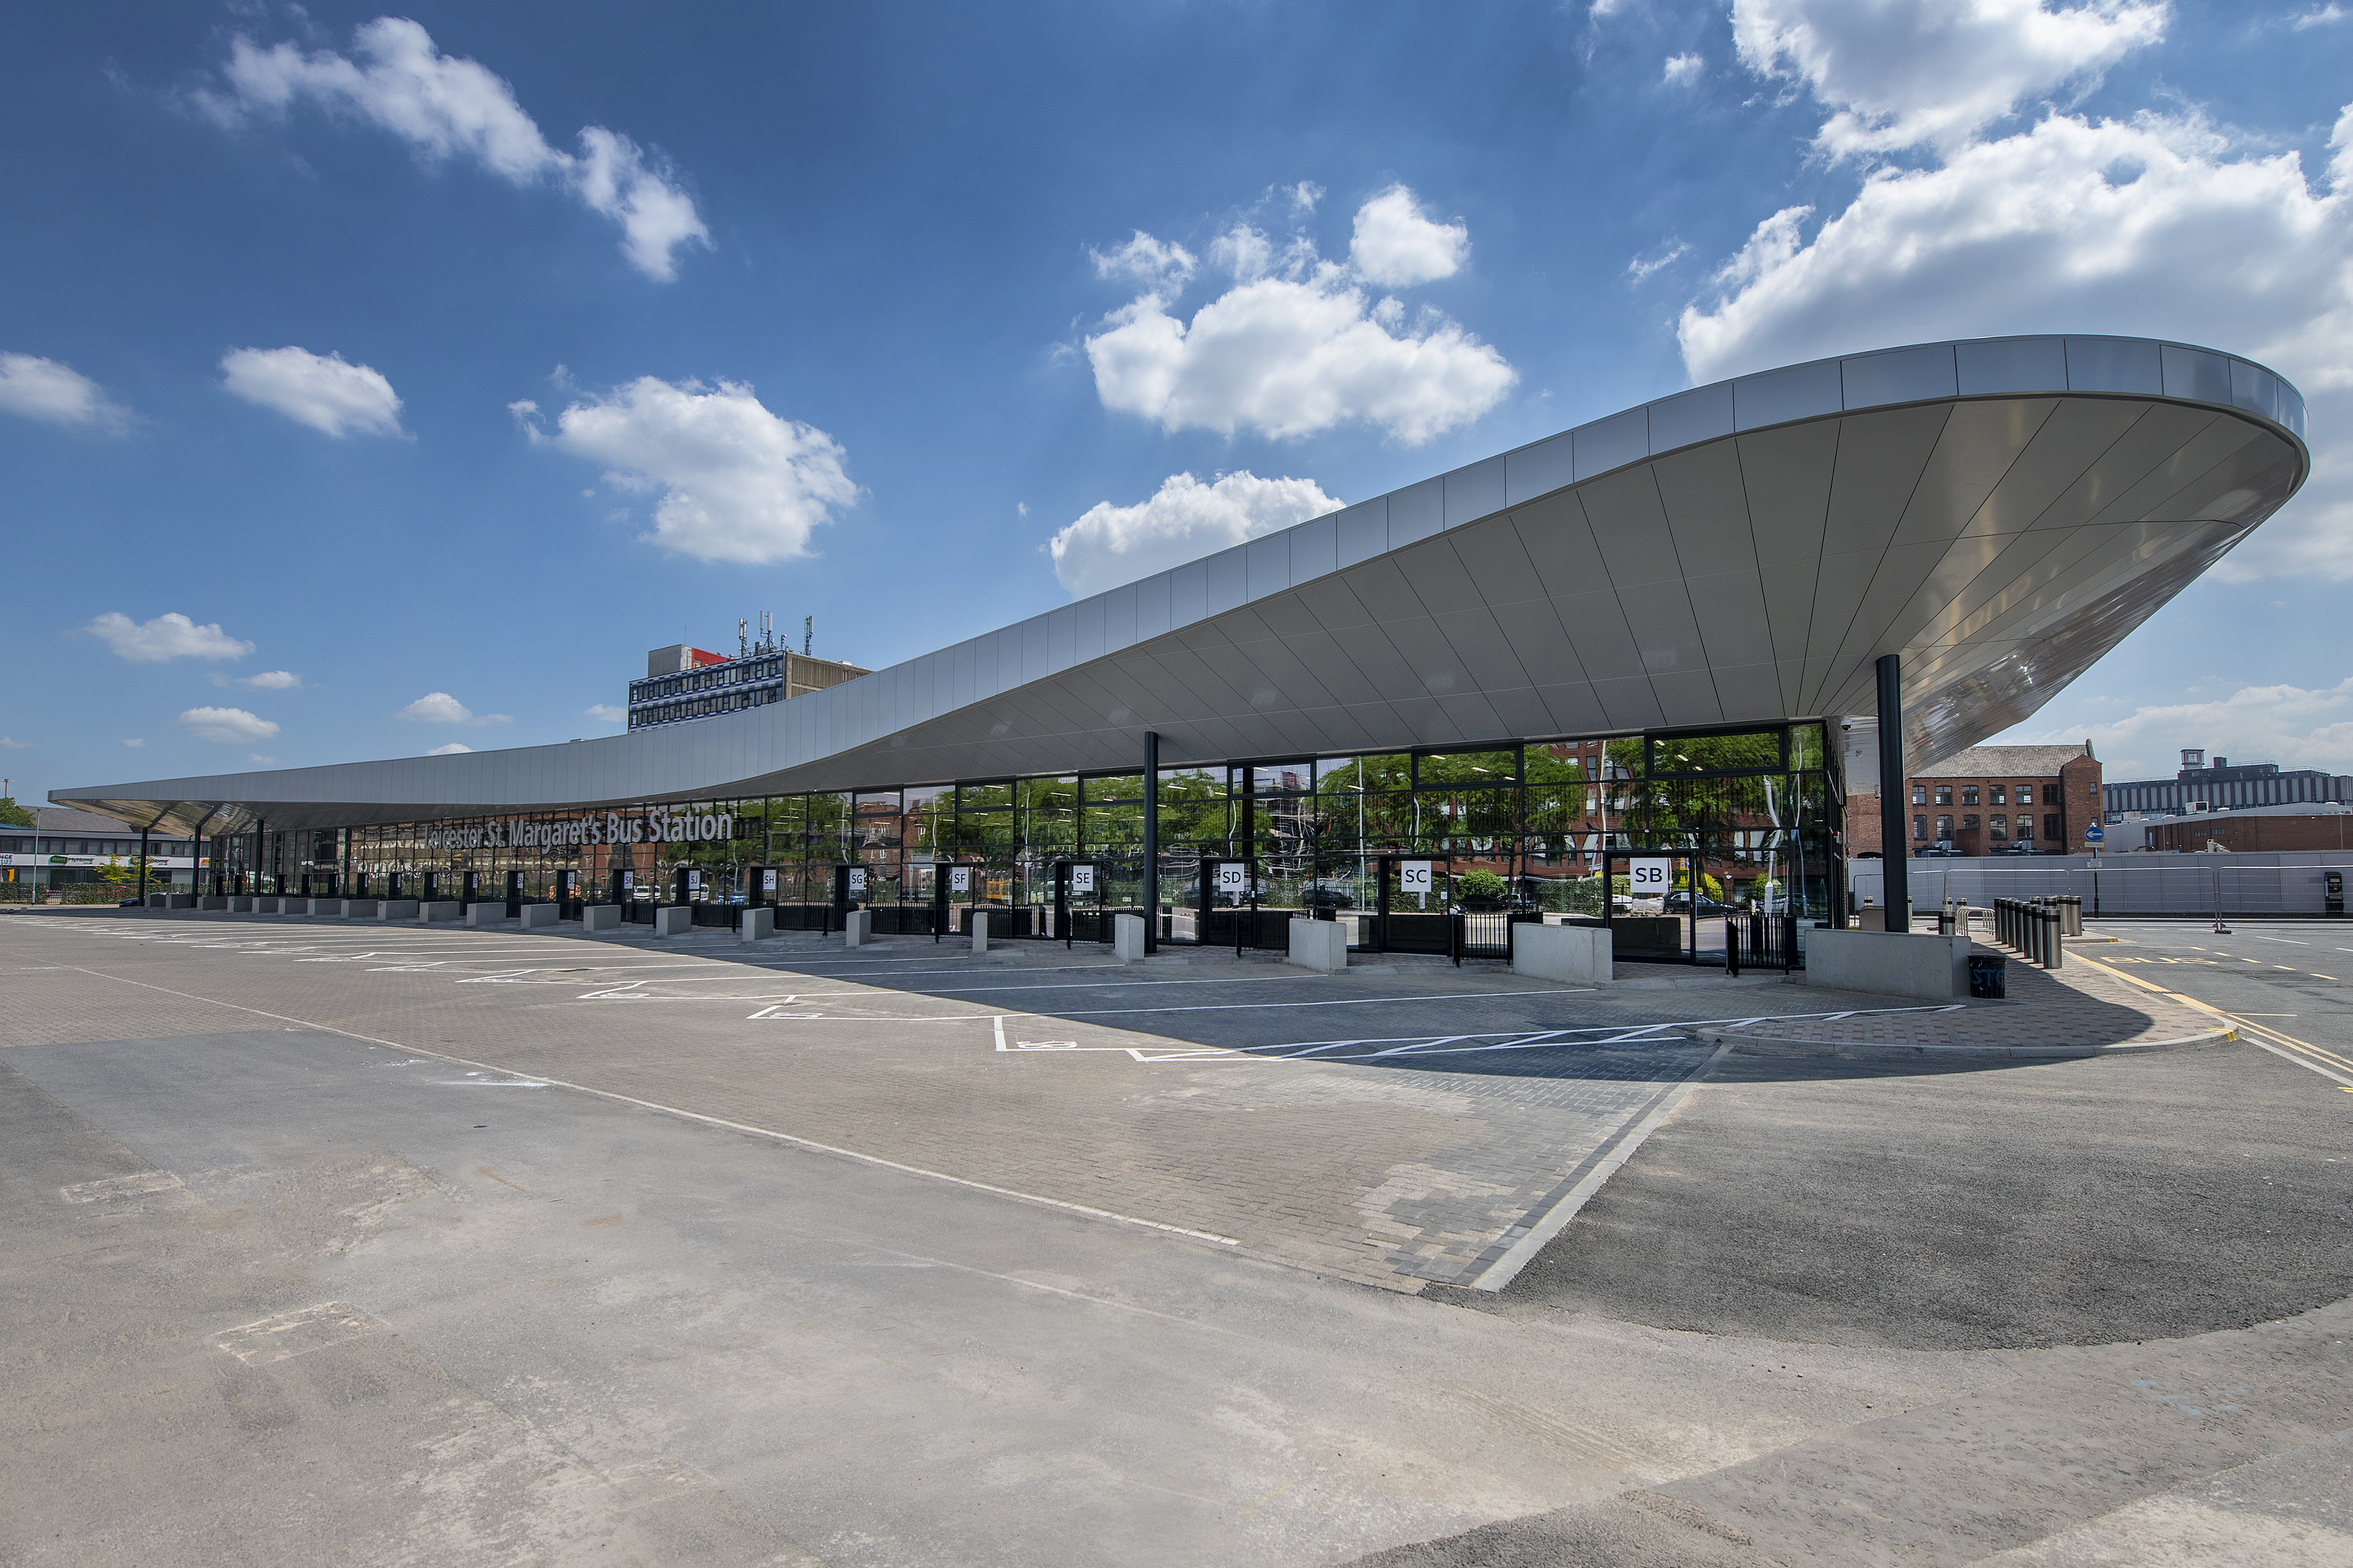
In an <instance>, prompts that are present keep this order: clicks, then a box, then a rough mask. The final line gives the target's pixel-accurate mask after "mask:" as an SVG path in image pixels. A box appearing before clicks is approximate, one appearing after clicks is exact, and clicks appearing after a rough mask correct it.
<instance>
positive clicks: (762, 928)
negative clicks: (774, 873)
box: [616, 904, 776, 942]
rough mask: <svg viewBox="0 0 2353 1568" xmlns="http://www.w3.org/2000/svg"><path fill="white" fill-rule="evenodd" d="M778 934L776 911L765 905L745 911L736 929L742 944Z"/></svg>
mask: <svg viewBox="0 0 2353 1568" xmlns="http://www.w3.org/2000/svg"><path fill="white" fill-rule="evenodd" d="M616 912H618V911H616ZM735 935H736V938H737V940H738V941H742V942H765V941H767V940H768V939H769V938H770V937H772V936H774V935H776V910H772V909H770V908H769V907H768V906H767V905H765V904H754V905H753V906H752V907H751V908H749V909H747V910H744V923H743V924H742V925H740V926H738V927H737V928H736V929H735Z"/></svg>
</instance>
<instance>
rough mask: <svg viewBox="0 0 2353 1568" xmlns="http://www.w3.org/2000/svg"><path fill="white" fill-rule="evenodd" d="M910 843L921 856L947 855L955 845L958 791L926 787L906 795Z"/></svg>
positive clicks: (906, 830)
mask: <svg viewBox="0 0 2353 1568" xmlns="http://www.w3.org/2000/svg"><path fill="white" fill-rule="evenodd" d="M905 793H906V797H907V805H906V816H905V822H906V829H905V832H906V844H907V847H908V848H910V849H911V850H913V851H914V852H915V854H917V855H918V856H921V855H940V854H945V853H947V852H948V851H949V850H950V849H951V848H953V847H954V846H955V786H953V785H951V784H924V785H921V786H919V787H917V788H914V789H911V790H908V791H906V792H905Z"/></svg>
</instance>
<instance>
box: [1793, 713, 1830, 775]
mask: <svg viewBox="0 0 2353 1568" xmlns="http://www.w3.org/2000/svg"><path fill="white" fill-rule="evenodd" d="M1822 755H1823V742H1822V727H1821V726H1820V724H1792V725H1790V726H1789V766H1790V767H1792V768H1819V767H1820V766H1822V765H1823V763H1822Z"/></svg>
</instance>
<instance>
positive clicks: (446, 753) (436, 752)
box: [425, 741, 474, 757]
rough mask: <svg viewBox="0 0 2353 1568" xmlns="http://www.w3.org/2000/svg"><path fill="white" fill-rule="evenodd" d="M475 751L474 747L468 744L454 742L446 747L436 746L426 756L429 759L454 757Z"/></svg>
mask: <svg viewBox="0 0 2353 1568" xmlns="http://www.w3.org/2000/svg"><path fill="white" fill-rule="evenodd" d="M473 749H474V748H473V747H471V746H470V745H468V744H466V743H465V742H463V741H452V742H449V743H448V745H446V746H436V747H434V748H433V749H432V750H431V751H429V752H426V753H425V754H426V755H427V756H428V757H454V756H457V755H459V753H461V752H470V751H472V750H473Z"/></svg>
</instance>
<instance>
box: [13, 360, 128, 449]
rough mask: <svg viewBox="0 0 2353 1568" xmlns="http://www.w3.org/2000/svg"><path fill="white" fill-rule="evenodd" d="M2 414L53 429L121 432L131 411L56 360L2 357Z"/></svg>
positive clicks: (78, 373)
mask: <svg viewBox="0 0 2353 1568" xmlns="http://www.w3.org/2000/svg"><path fill="white" fill-rule="evenodd" d="M0 410H5V411H6V412H7V413H10V414H16V415H21V416H24V417H25V418H26V419H42V420H47V422H48V423H50V424H52V425H82V426H90V428H92V429H98V430H121V429H122V428H123V427H124V426H127V425H129V424H130V422H131V414H130V410H128V409H126V408H123V407H121V405H118V404H116V403H114V402H113V401H112V400H111V399H110V398H108V396H107V395H106V394H105V392H104V391H103V390H101V389H100V386H99V384H98V383H96V382H94V381H92V380H90V377H88V376H86V375H84V374H81V372H79V371H78V370H76V369H74V368H73V366H71V365H69V364H61V363H58V361H56V360H53V359H42V358H39V357H38V356H37V355H34V354H10V353H0Z"/></svg>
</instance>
